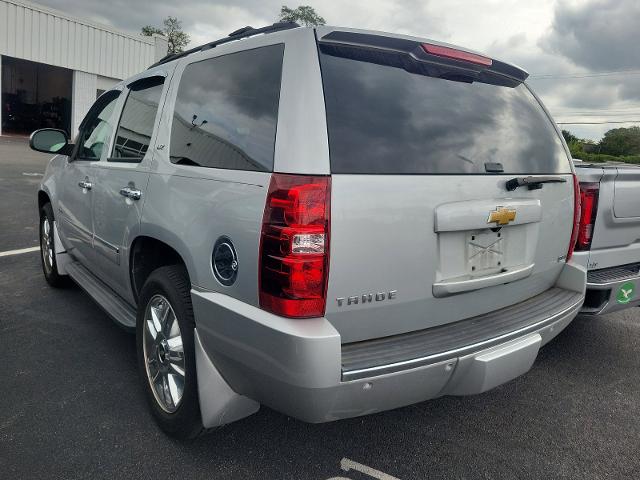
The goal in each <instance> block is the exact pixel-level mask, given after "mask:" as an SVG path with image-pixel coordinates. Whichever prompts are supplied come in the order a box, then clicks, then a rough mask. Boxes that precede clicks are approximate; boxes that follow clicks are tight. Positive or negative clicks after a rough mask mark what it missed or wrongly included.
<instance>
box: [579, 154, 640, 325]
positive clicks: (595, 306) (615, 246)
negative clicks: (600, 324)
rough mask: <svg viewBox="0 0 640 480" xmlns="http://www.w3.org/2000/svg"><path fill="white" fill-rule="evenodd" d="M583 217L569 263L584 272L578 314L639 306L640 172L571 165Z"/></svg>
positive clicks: (618, 167) (609, 166)
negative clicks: (584, 289) (584, 290)
mask: <svg viewBox="0 0 640 480" xmlns="http://www.w3.org/2000/svg"><path fill="white" fill-rule="evenodd" d="M574 164H575V167H576V173H577V175H578V179H579V181H580V189H581V195H582V202H583V212H582V215H581V219H580V234H579V237H578V244H577V246H576V252H575V254H574V261H575V262H578V263H579V264H581V265H584V266H585V267H587V271H588V273H587V295H586V300H585V303H584V306H583V308H582V313H587V314H603V313H609V312H612V311H615V310H620V309H623V308H629V307H632V306H638V305H640V292H639V290H638V289H639V288H640V166H636V165H630V164H623V163H604V164H599V163H594V164H591V163H585V162H581V161H579V160H576V159H574Z"/></svg>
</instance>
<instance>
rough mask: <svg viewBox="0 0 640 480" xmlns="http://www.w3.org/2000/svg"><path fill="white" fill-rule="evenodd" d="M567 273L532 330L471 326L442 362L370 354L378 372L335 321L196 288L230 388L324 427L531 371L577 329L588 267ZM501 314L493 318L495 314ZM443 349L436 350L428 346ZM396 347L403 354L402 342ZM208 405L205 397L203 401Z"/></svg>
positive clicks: (203, 329)
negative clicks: (565, 332)
mask: <svg viewBox="0 0 640 480" xmlns="http://www.w3.org/2000/svg"><path fill="white" fill-rule="evenodd" d="M564 270H565V271H564V272H563V275H561V279H560V280H559V282H558V285H557V286H556V287H555V288H554V289H552V290H555V291H556V293H558V291H560V290H563V291H564V293H566V295H564V299H565V300H567V301H565V302H556V303H555V306H550V305H552V304H553V302H552V303H550V304H549V305H548V306H547V307H548V308H547V309H546V310H544V309H541V308H542V307H541V308H538V309H537V310H535V311H532V312H531V313H532V315H531V317H530V320H531V321H530V322H529V323H528V324H527V322H526V321H525V320H524V318H520V320H519V321H518V322H516V323H515V324H513V325H515V327H514V328H513V329H512V330H510V331H503V330H504V328H507V330H508V328H509V327H508V322H506V323H504V322H503V323H502V324H501V325H502V327H503V329H502V330H500V329H498V330H496V332H497V334H496V335H494V336H492V337H490V338H487V336H486V335H484V336H483V335H481V334H480V335H479V336H478V335H477V334H474V335H476V336H473V335H472V336H465V335H467V334H466V333H465V332H468V331H469V330H473V331H476V333H477V331H480V332H481V333H482V331H483V329H482V328H481V329H476V330H474V328H473V327H472V328H469V327H470V326H471V325H470V324H469V323H468V322H469V320H466V321H464V322H467V323H466V324H465V325H463V326H462V328H461V329H460V330H458V334H459V335H458V336H457V337H456V336H455V335H454V336H453V337H451V336H448V338H449V339H448V340H447V341H444V337H442V338H443V341H442V342H441V343H438V344H437V345H441V348H440V349H439V351H438V352H437V354H436V355H424V353H425V352H427V353H428V352H429V351H428V350H424V349H423V350H420V349H419V347H417V346H418V345H419V343H420V342H414V343H411V342H409V343H410V346H411V348H409V349H405V351H404V353H403V358H404V362H402V361H401V362H399V361H397V359H398V358H400V357H395V358H394V359H391V361H387V360H386V359H385V358H384V356H383V357H380V358H378V359H377V360H376V358H375V356H374V355H369V356H366V355H365V357H366V358H367V360H366V362H368V364H369V366H370V367H371V366H373V367H375V368H373V369H369V368H368V367H366V366H365V367H364V368H362V367H363V365H366V363H363V362H362V358H363V357H362V356H359V357H358V355H355V356H354V355H353V348H352V347H351V348H350V347H349V346H345V345H342V344H341V339H340V335H339V334H338V332H337V331H336V330H335V329H334V328H333V326H332V325H331V324H330V323H329V322H328V321H327V320H326V319H323V318H318V319H309V320H288V319H284V318H281V317H277V316H275V315H271V314H269V313H267V312H264V311H262V310H260V309H258V308H255V307H252V306H249V305H247V304H244V303H242V302H238V301H237V300H234V299H232V298H230V297H227V296H225V295H221V294H218V293H214V292H203V291H196V290H192V298H193V304H194V311H195V316H196V324H197V330H198V334H199V337H200V339H201V341H202V345H203V349H204V351H205V352H206V354H207V355H208V357H209V358H210V359H211V361H212V363H213V364H215V366H216V368H217V369H218V371H219V372H220V375H221V376H222V377H223V378H224V380H225V381H226V382H227V383H228V384H229V386H230V387H231V389H232V390H233V391H235V392H237V393H238V394H240V395H242V396H246V397H248V398H251V399H253V400H255V401H257V402H259V403H263V404H265V405H268V406H269V407H271V408H274V409H276V410H278V411H281V412H283V413H285V414H288V415H291V416H294V417H296V418H299V419H301V420H304V421H307V422H314V423H316V422H327V421H332V420H337V419H341V418H348V417H354V416H359V415H365V414H369V413H374V412H379V411H383V410H389V409H393V408H397V407H401V406H405V405H410V404H413V403H417V402H421V401H424V400H428V399H431V398H435V397H439V396H442V395H468V394H475V393H481V392H484V391H486V390H489V389H490V388H493V387H495V386H497V385H500V384H502V383H504V382H507V381H509V380H511V379H513V378H515V377H517V376H518V375H521V374H523V373H525V372H526V371H528V370H529V369H530V368H531V365H532V364H533V362H534V360H535V358H536V356H537V353H538V349H539V348H540V346H542V345H544V344H545V343H547V342H548V341H549V340H551V339H552V338H553V337H554V336H555V335H557V334H558V333H559V332H560V331H562V329H563V328H564V327H566V326H567V325H568V324H569V323H570V322H571V320H572V319H573V318H574V317H575V315H576V314H577V313H578V311H579V309H580V307H581V305H582V302H583V300H584V284H585V272H584V269H581V268H579V267H573V266H567V267H566V268H565V269H564ZM566 271H569V272H566ZM580 282H582V283H580ZM568 286H573V288H572V289H569V288H568ZM545 293H546V292H545ZM560 293H563V292H560ZM542 295H544V294H542ZM569 299H570V301H568V300H569ZM523 303H526V302H523ZM500 312H501V311H499V312H494V314H495V317H498V316H499V314H500ZM508 317H509V315H507V316H506V317H505V318H508ZM470 320H473V319H470ZM475 320H476V324H477V325H478V324H485V325H488V323H486V322H491V317H490V316H486V315H483V316H481V317H476V319H475ZM480 320H482V323H480V322H479V321H480ZM503 320H504V319H503ZM458 323H459V324H461V323H462V322H458ZM498 323H500V322H498ZM454 325H455V324H454ZM485 330H486V329H485ZM445 333H447V334H448V333H453V332H452V331H451V332H445ZM463 333H464V334H463ZM456 338H458V339H459V340H460V341H461V342H462V343H460V341H458V342H456V341H455V339H456ZM473 339H475V340H478V341H473ZM470 342H471V343H470ZM361 343H364V342H361ZM427 343H428V342H427ZM437 345H436V344H429V348H432V347H433V348H436V347H437ZM405 346H406V344H405ZM416 348H418V350H416ZM394 350H396V351H397V350H401V349H400V348H399V346H398V345H396V348H394ZM369 353H371V349H369ZM407 355H409V357H412V358H407ZM356 357H358V358H360V360H359V361H360V363H359V364H358V366H359V368H358V369H350V365H351V366H353V365H355V363H351V364H349V362H350V361H351V362H353V360H354V358H356ZM374 364H375V365H374ZM356 371H357V374H351V375H350V374H349V373H353V372H356ZM199 375H200V372H199ZM206 401H207V400H206V399H205V398H202V396H201V403H202V402H206ZM211 401H215V400H214V399H213V398H212V399H211Z"/></svg>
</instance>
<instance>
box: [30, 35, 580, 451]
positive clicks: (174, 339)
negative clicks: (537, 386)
mask: <svg viewBox="0 0 640 480" xmlns="http://www.w3.org/2000/svg"><path fill="white" fill-rule="evenodd" d="M296 27H297V25H295V24H275V25H272V26H270V27H265V28H261V29H253V28H250V27H246V28H243V29H240V30H238V31H236V32H233V33H232V34H230V36H229V37H225V38H224V39H221V40H218V41H216V42H212V43H209V44H207V45H204V46H202V47H198V48H195V49H192V50H190V51H188V52H185V53H183V54H178V55H174V56H172V57H168V58H165V59H163V60H162V61H160V62H159V63H158V64H156V65H153V66H151V67H150V68H149V69H148V70H147V71H145V72H143V73H141V74H139V75H137V76H135V77H133V78H130V79H128V80H125V81H124V82H122V83H120V84H119V85H117V86H116V87H114V88H113V89H112V90H110V91H107V92H106V93H104V94H103V95H101V96H100V98H98V100H97V101H96V103H95V105H94V106H93V107H92V108H91V110H90V111H89V113H88V114H87V117H86V118H85V119H84V121H83V122H82V124H81V126H80V130H79V133H78V136H77V138H76V140H75V142H74V143H73V144H71V143H70V142H69V140H68V138H67V136H66V134H65V133H64V132H62V131H55V130H41V131H38V132H35V133H34V134H33V135H32V137H31V146H32V148H34V149H36V150H39V151H46V152H52V153H56V154H57V156H55V157H54V158H53V159H52V160H51V162H50V164H49V166H48V168H47V170H46V174H45V176H44V179H43V181H42V185H41V188H40V191H39V193H38V203H39V207H40V212H41V224H40V228H41V245H42V260H43V269H44V274H45V276H46V279H47V281H48V282H49V283H50V284H51V285H53V286H58V285H60V284H61V283H63V281H64V280H65V276H67V277H71V279H73V280H74V281H75V282H76V283H78V284H79V285H80V286H81V287H82V288H83V289H85V290H86V291H87V292H88V293H89V295H91V296H92V297H93V298H94V300H95V301H96V302H97V303H98V304H99V305H100V306H101V307H103V308H104V310H105V311H106V312H107V313H108V314H109V315H110V316H111V317H113V319H114V320H115V321H116V322H118V323H119V324H121V325H123V326H125V327H128V328H130V329H132V330H133V329H135V330H136V335H137V344H138V362H139V368H140V373H141V377H142V379H143V383H144V388H145V391H146V393H147V396H148V399H149V403H150V406H151V409H152V411H153V413H154V416H155V418H156V419H157V421H158V423H159V424H160V426H161V427H162V428H163V429H164V430H165V431H166V432H168V433H169V434H171V435H174V436H176V437H180V438H188V437H193V436H195V435H197V434H198V433H200V432H201V431H203V430H204V429H208V428H212V427H215V426H218V425H222V424H226V423H230V422H233V421H235V420H238V419H240V418H243V417H245V416H247V415H250V414H252V413H254V412H255V411H257V410H258V408H259V405H260V404H265V405H267V406H269V407H271V408H274V409H276V410H278V411H280V412H284V413H285V414H287V415H291V416H293V417H296V418H298V419H302V420H304V421H308V422H327V421H331V420H337V419H341V418H347V417H354V416H357V415H365V414H369V413H374V412H379V411H383V410H387V409H392V408H396V407H401V406H404V405H409V404H413V403H416V402H420V401H423V400H427V399H431V398H434V397H438V396H442V395H469V394H475V393H480V392H484V391H486V390H489V389H491V388H493V387H495V386H497V385H500V384H502V383H504V382H507V381H509V380H511V379H513V378H515V377H517V376H518V375H521V374H523V373H525V372H527V371H528V370H529V369H530V368H531V366H532V364H533V362H534V360H535V358H536V356H537V354H538V351H539V349H540V347H541V346H542V345H544V344H545V343H547V342H548V341H549V340H551V339H552V338H553V337H554V336H555V335H557V334H558V333H559V332H560V331H561V330H562V329H563V328H565V327H566V326H567V324H568V323H569V322H570V321H571V320H572V319H573V318H574V316H575V315H576V313H577V312H578V310H579V309H580V307H581V305H582V302H583V300H584V292H585V282H586V272H585V269H584V267H581V266H578V265H574V264H573V263H572V262H571V261H569V259H570V257H571V254H572V245H574V243H575V242H574V240H573V236H574V235H575V234H576V224H577V219H578V216H579V215H578V213H579V211H578V209H579V207H577V205H578V203H577V202H578V199H579V195H577V194H576V192H577V183H576V180H575V175H574V170H573V166H572V163H571V162H570V159H569V156H568V151H567V149H566V146H565V144H564V143H563V141H562V137H561V135H560V134H559V132H558V130H557V128H556V127H555V126H554V123H553V122H552V120H551V119H550V117H549V115H548V113H547V112H546V111H545V110H544V108H543V106H542V105H541V103H540V101H539V100H538V99H537V98H536V96H535V95H534V94H533V93H532V92H531V90H530V89H529V87H528V86H527V85H526V84H525V83H524V80H525V78H526V77H527V74H526V72H524V71H523V70H521V69H519V68H517V67H515V66H513V65H509V64H507V63H504V62H501V61H498V60H495V59H491V58H488V57H486V56H483V55H480V54H477V53H473V52H470V51H468V50H466V49H461V48H458V47H453V46H450V45H443V44H441V43H437V42H433V41H430V40H424V39H420V38H415V37H408V36H400V35H391V34H386V33H381V32H372V31H361V30H353V29H343V28H334V27H318V28H296Z"/></svg>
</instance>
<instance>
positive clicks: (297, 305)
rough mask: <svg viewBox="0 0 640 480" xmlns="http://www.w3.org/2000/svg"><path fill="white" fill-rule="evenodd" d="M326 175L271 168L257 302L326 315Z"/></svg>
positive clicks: (284, 311)
mask: <svg viewBox="0 0 640 480" xmlns="http://www.w3.org/2000/svg"><path fill="white" fill-rule="evenodd" d="M330 190H331V179H330V177H320V176H305V175H288V174H281V173H274V174H273V175H272V176H271V183H270V185H269V191H268V193H267V201H266V205H265V209H264V216H263V219H262V234H261V239H260V280H259V281H260V285H259V291H260V307H261V308H263V309H265V310H268V311H270V312H272V313H275V314H277V315H281V316H285V317H291V318H309V317H319V316H322V315H324V310H325V306H326V289H327V278H328V269H329V225H330V221H329V211H330V193H331V192H330Z"/></svg>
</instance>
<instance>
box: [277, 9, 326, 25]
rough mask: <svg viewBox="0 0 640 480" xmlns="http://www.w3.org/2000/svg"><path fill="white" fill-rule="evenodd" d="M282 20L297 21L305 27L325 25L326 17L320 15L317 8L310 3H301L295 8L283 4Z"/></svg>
mask: <svg viewBox="0 0 640 480" xmlns="http://www.w3.org/2000/svg"><path fill="white" fill-rule="evenodd" d="M280 21H281V22H297V23H300V24H302V25H304V26H305V27H310V26H317V25H324V24H325V23H326V22H325V20H324V18H322V17H321V16H320V15H318V14H317V13H316V11H315V9H314V8H313V7H310V6H309V5H300V6H299V7H297V8H294V9H291V8H289V7H287V6H286V5H283V6H282V8H281V9H280Z"/></svg>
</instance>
